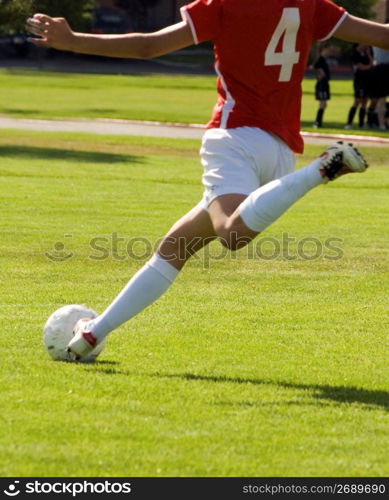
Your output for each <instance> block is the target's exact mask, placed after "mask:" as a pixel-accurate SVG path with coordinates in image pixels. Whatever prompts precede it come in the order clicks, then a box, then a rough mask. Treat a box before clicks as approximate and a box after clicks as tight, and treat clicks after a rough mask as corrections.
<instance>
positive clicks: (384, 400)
mask: <svg viewBox="0 0 389 500" xmlns="http://www.w3.org/2000/svg"><path fill="white" fill-rule="evenodd" d="M152 376H154V377H161V378H163V377H165V378H181V379H184V380H194V381H196V380H200V381H205V382H215V383H233V384H253V385H273V386H277V387H282V388H286V389H301V390H307V391H310V392H312V394H311V396H312V397H313V398H315V399H318V400H327V401H335V402H336V403H341V404H344V403H346V404H350V403H360V404H365V405H370V406H377V407H381V408H384V409H385V410H386V411H389V392H388V391H375V390H369V389H363V388H360V387H353V386H351V387H346V386H332V385H328V384H324V385H320V384H294V383H291V382H283V381H274V380H262V379H250V378H243V377H242V378H241V377H227V376H211V375H198V374H193V373H182V374H160V373H156V374H154V375H152Z"/></svg>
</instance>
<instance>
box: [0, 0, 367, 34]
mask: <svg viewBox="0 0 389 500" xmlns="http://www.w3.org/2000/svg"><path fill="white" fill-rule="evenodd" d="M160 1H162V0H118V2H117V4H118V6H120V7H121V8H123V9H125V10H126V11H127V12H128V14H129V15H130V17H131V19H133V20H134V24H135V27H136V29H144V28H145V25H147V22H146V18H147V9H148V7H152V6H154V5H155V4H157V3H158V2H160ZM189 2H190V0H188V3H189ZM335 3H337V4H338V5H341V6H343V7H345V8H346V9H347V11H348V12H350V13H351V14H353V15H356V16H359V17H364V18H371V17H372V16H373V14H374V13H373V7H374V5H375V4H376V3H377V0H335ZM95 6H96V2H95V1H94V0H0V26H1V27H0V30H1V31H2V32H3V33H4V32H6V33H10V32H18V31H21V30H23V28H24V24H25V19H26V18H27V17H28V16H30V15H32V14H33V13H35V12H44V13H47V14H49V15H53V16H62V17H66V18H67V19H68V21H69V23H70V25H71V26H72V27H73V28H74V29H76V30H85V29H87V27H88V24H89V23H90V14H89V13H90V10H91V9H93V8H94V7H95ZM167 8H170V4H169V7H167ZM173 21H174V20H172V22H173Z"/></svg>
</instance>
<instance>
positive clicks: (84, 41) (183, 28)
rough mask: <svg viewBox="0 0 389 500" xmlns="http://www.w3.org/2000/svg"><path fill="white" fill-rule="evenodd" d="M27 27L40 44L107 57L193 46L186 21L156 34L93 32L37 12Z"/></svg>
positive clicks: (145, 55)
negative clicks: (80, 29)
mask: <svg viewBox="0 0 389 500" xmlns="http://www.w3.org/2000/svg"><path fill="white" fill-rule="evenodd" d="M27 29H28V30H29V31H30V32H31V33H33V34H34V35H37V36H38V37H39V38H30V41H31V42H33V43H34V44H35V45H37V46H38V47H46V48H54V49H57V50H66V51H71V52H78V53H81V54H92V55H97V56H106V57H120V58H127V57H128V58H135V59H149V58H152V57H157V56H160V55H163V54H167V53H169V52H173V51H175V50H179V49H182V48H184V47H188V46H190V45H193V43H194V42H193V35H192V32H191V30H190V27H189V26H188V25H187V24H186V23H185V22H180V23H177V24H174V25H172V26H168V27H167V28H164V29H162V30H160V31H156V32H154V33H127V34H123V35H93V34H89V33H77V32H74V31H73V30H72V29H71V28H70V26H69V24H68V22H67V21H66V19H64V18H62V17H50V16H47V15H45V14H35V16H34V17H32V18H30V19H28V21H27Z"/></svg>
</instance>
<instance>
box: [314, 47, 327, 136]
mask: <svg viewBox="0 0 389 500" xmlns="http://www.w3.org/2000/svg"><path fill="white" fill-rule="evenodd" d="M330 52H331V48H330V46H329V45H328V44H327V43H323V44H322V45H321V46H320V56H319V57H318V59H317V60H316V62H315V63H314V65H313V68H314V70H315V73H316V79H317V82H316V86H315V97H316V100H317V101H319V109H318V110H317V113H316V120H315V123H314V124H313V127H314V128H321V127H322V126H323V116H324V111H325V110H326V107H327V101H329V100H330V99H331V92H330V80H331V72H330V67H329V66H328V63H327V59H326V57H328V56H329V54H330Z"/></svg>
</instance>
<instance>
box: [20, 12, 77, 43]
mask: <svg viewBox="0 0 389 500" xmlns="http://www.w3.org/2000/svg"><path fill="white" fill-rule="evenodd" d="M26 28H27V30H28V31H29V32H30V33H32V34H34V35H37V36H39V37H40V38H29V39H28V40H29V41H30V42H32V43H33V44H34V45H37V46H38V47H46V48H53V49H58V50H72V49H73V44H74V39H75V35H74V32H73V31H72V30H71V28H70V26H69V24H68V22H67V21H66V19H64V18H63V17H50V16H47V15H46V14H35V15H34V16H33V17H30V18H29V19H27V24H26Z"/></svg>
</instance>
